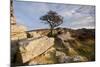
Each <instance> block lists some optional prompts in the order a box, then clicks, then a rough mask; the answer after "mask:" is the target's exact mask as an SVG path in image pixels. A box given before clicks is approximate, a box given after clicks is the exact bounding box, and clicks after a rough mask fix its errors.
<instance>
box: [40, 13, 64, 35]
mask: <svg viewBox="0 0 100 67" xmlns="http://www.w3.org/2000/svg"><path fill="white" fill-rule="evenodd" d="M40 20H42V21H44V23H45V24H49V26H50V30H51V32H50V33H51V36H52V35H53V29H54V28H55V27H57V26H59V25H61V24H62V23H63V17H62V16H61V15H58V14H57V13H56V12H54V11H49V12H47V14H45V15H44V16H41V17H40Z"/></svg>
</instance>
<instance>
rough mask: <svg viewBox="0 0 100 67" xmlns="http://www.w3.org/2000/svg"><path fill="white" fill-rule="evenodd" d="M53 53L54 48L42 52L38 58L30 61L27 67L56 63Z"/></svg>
mask: <svg viewBox="0 0 100 67" xmlns="http://www.w3.org/2000/svg"><path fill="white" fill-rule="evenodd" d="M55 51H56V49H55V48H54V47H51V48H49V49H48V50H47V51H46V52H44V53H43V54H41V55H40V56H37V57H35V59H33V60H31V61H30V62H29V65H36V64H54V63H57V60H56V56H55V54H56V53H55Z"/></svg>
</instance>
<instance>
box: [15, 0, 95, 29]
mask: <svg viewBox="0 0 100 67" xmlns="http://www.w3.org/2000/svg"><path fill="white" fill-rule="evenodd" d="M49 10H52V11H55V12H57V13H58V14H59V15H61V16H63V17H64V19H63V21H64V22H63V24H61V25H60V26H59V27H66V28H74V29H76V28H94V27H95V6H91V5H75V4H55V3H40V2H32V1H29V2H28V1H26V2H25V1H16V0H14V14H15V16H16V21H17V23H18V24H22V25H24V26H27V28H28V30H33V29H41V28H49V26H48V25H47V24H44V23H41V22H42V21H41V20H40V17H41V16H43V15H45V14H46V13H47V12H48V11H49Z"/></svg>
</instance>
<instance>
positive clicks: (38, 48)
mask: <svg viewBox="0 0 100 67" xmlns="http://www.w3.org/2000/svg"><path fill="white" fill-rule="evenodd" d="M24 42H27V40H24V41H20V42H19V49H20V52H21V55H22V60H23V63H25V62H27V61H29V60H31V59H33V58H34V57H36V56H38V55H40V54H42V53H44V52H45V51H46V50H47V49H49V48H50V47H51V46H53V45H54V38H48V37H46V36H44V37H41V38H38V39H31V40H29V42H28V43H26V44H25V43H24Z"/></svg>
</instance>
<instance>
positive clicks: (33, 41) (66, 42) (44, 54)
mask: <svg viewBox="0 0 100 67" xmlns="http://www.w3.org/2000/svg"><path fill="white" fill-rule="evenodd" d="M44 33H45V31H42V30H40V31H38V32H37V31H33V32H32V31H31V32H29V31H28V32H24V34H26V37H25V36H24V38H22V37H21V39H16V40H14V37H15V36H16V35H15V36H14V37H12V40H11V58H12V59H11V61H12V65H38V64H57V63H72V62H87V61H94V60H95V32H94V29H93V30H92V29H90V30H89V29H79V30H71V29H65V28H59V29H56V30H55V31H54V33H55V36H54V37H48V36H47V34H48V33H49V31H47V30H46V34H44ZM17 35H18V34H17ZM27 36H28V37H27Z"/></svg>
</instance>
